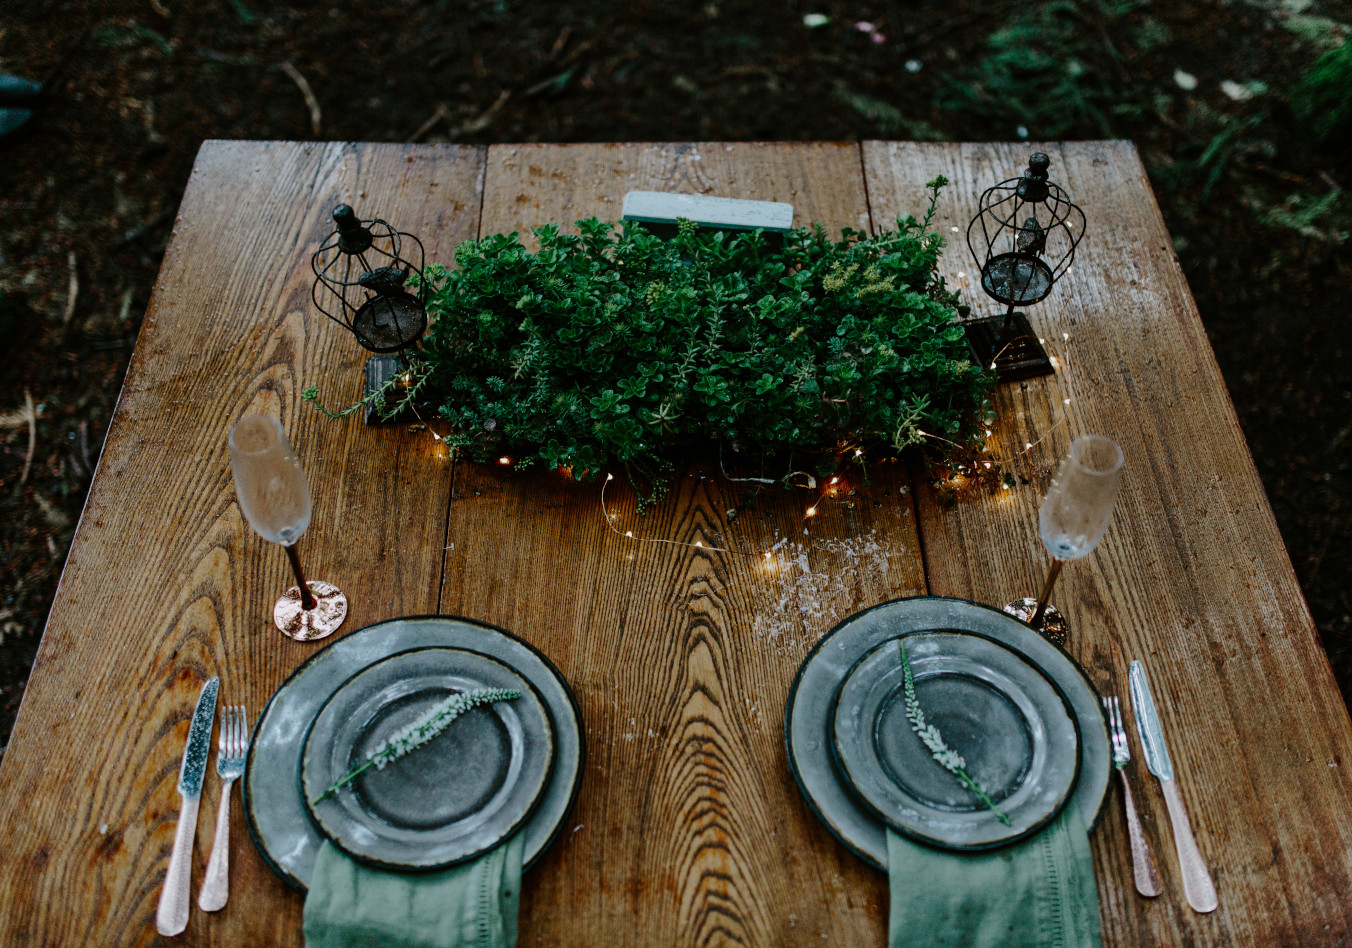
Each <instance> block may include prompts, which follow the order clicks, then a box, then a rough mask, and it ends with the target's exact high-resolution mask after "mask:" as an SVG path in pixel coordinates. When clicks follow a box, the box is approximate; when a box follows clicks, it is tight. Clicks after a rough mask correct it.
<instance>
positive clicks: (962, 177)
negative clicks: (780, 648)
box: [864, 142, 1352, 945]
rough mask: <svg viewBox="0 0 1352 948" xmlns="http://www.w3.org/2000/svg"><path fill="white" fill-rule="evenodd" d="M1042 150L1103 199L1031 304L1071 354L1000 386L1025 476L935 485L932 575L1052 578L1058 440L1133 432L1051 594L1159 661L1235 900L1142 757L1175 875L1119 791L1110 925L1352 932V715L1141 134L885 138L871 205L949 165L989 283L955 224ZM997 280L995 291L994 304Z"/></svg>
mask: <svg viewBox="0 0 1352 948" xmlns="http://www.w3.org/2000/svg"><path fill="white" fill-rule="evenodd" d="M1037 150H1042V151H1045V152H1046V153H1047V154H1048V155H1050V156H1051V159H1052V166H1051V176H1052V180H1054V181H1057V182H1058V183H1060V184H1062V185H1063V186H1064V187H1065V188H1066V189H1067V191H1068V192H1069V194H1070V196H1071V198H1072V200H1075V201H1076V202H1077V203H1080V204H1081V205H1082V206H1083V207H1084V208H1085V213H1086V214H1087V215H1088V237H1087V239H1086V241H1085V243H1084V244H1083V245H1082V247H1081V250H1080V253H1079V254H1078V255H1077V258H1076V262H1075V267H1074V270H1073V273H1072V275H1071V276H1070V277H1069V278H1068V279H1067V280H1066V281H1065V282H1064V284H1063V285H1059V286H1058V287H1057V288H1056V289H1055V290H1054V291H1053V293H1052V295H1051V296H1050V297H1049V298H1048V299H1047V300H1046V301H1044V302H1043V303H1040V304H1038V305H1036V306H1033V307H1030V308H1029V317H1030V320H1031V322H1032V325H1033V327H1034V328H1035V329H1036V330H1038V331H1040V333H1041V335H1042V336H1043V338H1045V339H1047V340H1048V342H1049V346H1048V348H1049V350H1050V351H1051V352H1052V353H1054V354H1055V355H1056V356H1057V359H1058V362H1059V363H1060V365H1059V370H1058V372H1057V374H1056V375H1054V376H1051V377H1049V378H1045V379H1036V380H1030V381H1027V382H1022V383H1015V384H1011V385H1007V386H1003V387H1001V388H1000V390H999V392H998V395H997V397H996V406H997V408H998V410H999V413H1000V421H999V424H998V427H997V428H996V429H995V432H994V437H993V438H992V451H993V452H994V453H997V454H998V455H1000V456H1001V457H1002V459H1003V460H1004V462H1005V464H1006V465H1007V466H1008V468H1009V469H1010V470H1011V471H1012V473H1014V474H1015V475H1016V476H1018V477H1020V478H1021V479H1026V483H1023V484H1021V485H1020V486H1018V487H1017V488H1016V489H1013V490H1009V491H1000V492H998V493H997V494H994V495H990V494H980V493H978V494H974V495H972V496H968V497H967V498H966V499H965V500H963V501H962V502H960V503H959V504H958V505H957V506H956V508H954V509H952V510H945V509H943V507H942V506H941V505H940V504H939V503H938V502H937V498H936V496H935V493H934V491H933V490H931V489H921V490H919V492H918V497H917V503H918V505H919V510H920V518H921V535H922V537H923V540H924V545H925V553H926V563H927V566H928V578H929V582H930V588H931V591H932V592H933V593H935V594H937V595H954V596H963V597H968V598H972V599H976V600H978V601H981V602H989V603H1004V602H1007V601H1008V600H1010V599H1012V598H1015V597H1016V596H1018V595H1035V594H1036V592H1037V590H1038V588H1039V584H1040V582H1041V580H1042V578H1043V571H1044V570H1045V567H1046V564H1047V554H1046V553H1045V551H1044V550H1043V549H1042V546H1041V543H1040V542H1039V540H1038V528H1037V508H1038V505H1039V503H1040V499H1041V497H1042V495H1043V493H1044V492H1045V490H1046V487H1047V484H1048V482H1049V480H1050V478H1051V476H1052V474H1053V473H1054V470H1055V467H1056V465H1057V463H1058V461H1059V459H1060V458H1061V457H1063V456H1064V455H1065V453H1066V452H1067V450H1068V447H1069V444H1070V441H1071V440H1072V438H1073V437H1075V436H1076V435H1079V434H1081V433H1085V432H1099V433H1102V434H1106V435H1108V436H1110V437H1112V438H1114V439H1115V440H1117V441H1118V443H1120V444H1121V445H1122V448H1123V451H1124V452H1125V454H1126V469H1125V475H1124V481H1123V488H1122V494H1121V497H1120V499H1119V501H1118V504H1117V511H1116V514H1115V518H1114V523H1113V525H1112V527H1110V529H1109V531H1108V534H1107V537H1106V539H1105V540H1104V542H1103V544H1102V545H1101V547H1100V548H1099V549H1098V550H1096V551H1095V552H1094V553H1092V554H1091V555H1090V556H1089V557H1088V558H1087V559H1085V560H1083V561H1080V562H1076V563H1073V564H1071V565H1069V566H1068V567H1067V568H1066V570H1065V572H1064V573H1063V574H1062V577H1061V579H1060V581H1059V583H1058V586H1057V590H1056V595H1055V596H1054V597H1053V599H1054V601H1055V602H1056V604H1057V605H1058V606H1059V607H1060V608H1061V609H1063V610H1064V611H1065V612H1066V613H1067V614H1068V616H1069V619H1070V621H1071V624H1072V636H1071V652H1072V654H1074V655H1075V656H1076V657H1077V658H1078V659H1079V661H1080V662H1081V663H1082V664H1083V665H1084V666H1085V667H1086V668H1087V669H1089V671H1090V674H1091V676H1092V677H1093V678H1094V679H1095V681H1096V682H1097V683H1098V685H1099V687H1100V688H1101V689H1102V690H1103V691H1104V693H1106V694H1119V695H1125V694H1126V691H1127V681H1126V672H1127V665H1128V663H1129V662H1130V661H1131V660H1132V659H1137V658H1139V659H1141V660H1143V661H1144V662H1145V664H1146V666H1147V669H1148V672H1149V674H1150V677H1151V682H1152V686H1153V688H1154V691H1155V695H1156V700H1157V701H1158V702H1159V703H1160V705H1161V708H1162V715H1163V718H1164V728H1165V733H1166V736H1167V737H1168V738H1169V741H1170V746H1171V749H1172V751H1173V758H1174V766H1175V769H1176V770H1177V771H1178V778H1179V784H1180V788H1181V790H1182V793H1183V797H1184V800H1185V801H1186V803H1187V807H1188V811H1189V814H1190V815H1191V818H1192V824H1193V828H1194V830H1195V831H1196V835H1197V840H1198V843H1199V846H1200V848H1201V851H1202V853H1203V855H1204V856H1205V858H1206V859H1207V861H1208V863H1209V864H1210V866H1211V869H1212V873H1213V875H1214V877H1215V881H1216V887H1217V890H1218V892H1219V895H1220V909H1219V910H1218V911H1217V912H1215V913H1214V914H1212V915H1197V914H1195V913H1193V912H1192V911H1190V910H1189V909H1188V908H1187V906H1186V904H1185V903H1184V901H1183V894H1182V883H1181V879H1180V876H1179V872H1178V866H1177V862H1176V860H1175V858H1174V853H1173V842H1172V835H1171V832H1170V830H1169V828H1168V819H1167V815H1166V811H1165V807H1164V801H1163V799H1162V797H1161V795H1160V792H1159V789H1158V785H1157V783H1156V781H1155V780H1154V779H1153V778H1152V777H1150V776H1149V774H1148V773H1147V772H1146V771H1145V769H1144V766H1143V765H1141V764H1140V763H1139V759H1138V763H1137V765H1136V766H1135V767H1134V768H1133V770H1132V778H1133V784H1134V793H1135V796H1136V801H1137V804H1138V806H1139V807H1140V808H1141V810H1142V815H1143V818H1144V822H1145V826H1146V834H1147V836H1148V838H1149V841H1150V844H1151V846H1152V847H1153V849H1154V851H1155V855H1156V859H1157V861H1158V863H1159V866H1160V869H1161V871H1162V873H1163V878H1164V883H1165V894H1164V895H1163V896H1162V897H1160V898H1158V899H1155V900H1144V899H1140V898H1137V897H1135V895H1134V894H1132V887H1131V871H1130V865H1129V861H1128V855H1127V853H1128V850H1127V840H1126V835H1125V832H1124V829H1123V826H1122V815H1121V804H1120V802H1119V801H1118V800H1112V801H1110V803H1111V809H1110V810H1108V811H1107V818H1106V820H1105V824H1104V827H1103V828H1102V829H1101V830H1100V831H1099V832H1097V833H1096V834H1095V836H1094V853H1095V857H1096V863H1097V866H1098V870H1099V890H1100V894H1101V896H1102V907H1103V926H1104V934H1105V940H1106V941H1107V942H1108V943H1111V944H1196V945H1218V944H1236V945H1239V944H1246V945H1247V944H1253V945H1257V944H1262V945H1316V944H1319V945H1328V944H1344V943H1346V942H1347V940H1348V939H1349V925H1350V916H1349V909H1348V906H1347V902H1346V899H1345V895H1346V893H1347V892H1348V891H1349V887H1350V886H1349V883H1352V878H1349V876H1350V875H1352V873H1350V870H1352V773H1349V769H1348V766H1347V762H1348V761H1349V760H1352V728H1349V721H1348V714H1347V710H1346V708H1345V706H1344V704H1343V702H1342V699H1341V697H1340V695H1339V692H1338V689H1337V687H1336V685H1335V683H1334V680H1333V677H1332V675H1331V673H1330V671H1329V667H1328V663H1327V660H1326V657H1325V654H1324V651H1323V649H1322V647H1321V645H1320V642H1319V639H1318V636H1317V634H1316V632H1315V629H1314V625H1313V623H1312V621H1311V619H1310V616H1309V613H1308V611H1307V609H1306V606H1305V602H1304V600H1303V598H1302V596H1301V593H1300V589H1299V587H1298V586H1297V584H1296V580H1295V576H1294V574H1293V572H1292V569H1291V564H1290V561H1289V558H1288V557H1287V554H1286V551H1285V548H1284V547H1283V545H1282V540H1281V536H1280V535H1279V533H1278V532H1277V527H1276V523H1275V521H1274V520H1273V517H1272V512H1271V509H1270V508H1269V506H1268V503H1267V499H1266V496H1265V495H1264V493H1263V488H1262V485H1261V484H1260V482H1259V480H1258V477H1257V474H1256V472H1255V470H1254V467H1253V463H1252V460H1251V458H1250V456H1249V453H1248V449H1247V446H1246V445H1245V443H1244V438H1243V435H1242V433H1241V431H1240V428H1239V425H1238V422H1237V420H1236V416H1235V412H1234V410H1233V407H1232V406H1231V404H1230V402H1229V399H1228V397H1227V395H1226V391H1225V387H1224V384H1223V382H1222V380H1221V376H1220V373H1219V371H1218V369H1217V367H1216V363H1215V360H1214V358H1213V356H1212V352H1211V347H1210V345H1209V344H1208V342H1207V338H1206V335H1205V333H1204V332H1203V328H1202V325H1201V322H1200V320H1199V318H1198V315H1197V310H1196V307H1195V305H1194V303H1193V300H1192V296H1191V294H1190V293H1189V291H1188V287H1187V284H1186V282H1185V281H1184V278H1183V275H1182V272H1181V270H1180V268H1179V265H1178V261H1177V259H1176V257H1175V256H1174V254H1173V250H1172V243H1171V241H1170V238H1169V234H1168V233H1167V232H1166V230H1165V227H1164V223H1163V220H1162V218H1161V217H1160V213H1159V209H1158V207H1157V206H1156V203H1155V201H1154V198H1153V195H1152V192H1151V190H1150V185H1149V181H1148V180H1147V179H1146V176H1145V172H1144V169H1143V168H1142V166H1141V164H1140V161H1139V159H1138V157H1137V155H1136V152H1135V149H1134V148H1133V147H1132V146H1131V144H1130V143H1127V142H1085V143H1076V144H1067V145H1065V146H1057V145H1039V146H1035V145H1031V144H1021V145H961V146H959V145H919V144H911V143H883V142H868V143H866V144H865V146H864V159H865V161H864V164H865V170H866V177H867V180H868V188H869V198H870V203H871V209H872V211H873V214H874V217H875V219H877V220H885V219H889V218H890V217H891V216H892V215H894V214H896V213H899V212H903V211H905V210H906V209H907V208H910V207H913V206H914V205H915V203H916V202H917V201H918V200H919V197H920V195H921V191H922V190H923V186H924V182H925V181H927V180H929V179H931V178H932V177H934V176H935V175H936V174H944V175H946V176H947V177H948V178H949V180H950V181H951V182H952V184H951V186H950V188H949V190H948V193H947V195H946V197H945V199H944V201H943V203H942V204H941V213H942V216H941V219H940V222H939V226H940V228H941V232H944V233H946V234H947V235H948V236H950V237H952V238H954V239H953V242H952V243H951V244H950V246H949V248H948V250H947V251H946V254H945V257H944V268H945V270H946V272H947V273H948V274H949V277H950V279H956V280H958V281H959V282H962V280H961V278H958V277H957V276H956V274H957V273H958V272H959V271H964V272H966V273H967V274H968V276H967V277H966V285H967V286H975V283H974V278H973V277H972V276H971V273H972V271H973V269H974V265H975V262H974V261H973V260H972V259H971V256H970V254H969V253H968V250H967V248H966V246H965V244H962V243H961V242H960V241H959V240H958V239H957V238H958V235H957V234H954V233H953V232H952V230H951V229H950V228H951V227H953V226H957V227H959V228H961V229H962V230H963V231H965V230H966V225H967V222H968V220H970V218H971V216H972V214H974V213H975V211H976V201H977V197H978V195H979V194H980V192H981V191H982V190H983V189H984V188H986V187H988V186H990V185H991V184H994V183H996V182H997V181H999V180H1001V179H1003V178H1007V177H1012V176H1015V175H1017V174H1019V173H1020V172H1021V171H1022V170H1023V168H1024V167H1025V164H1026V161H1027V157H1028V155H1029V154H1030V153H1032V152H1033V151H1037ZM976 293H977V296H976V299H975V300H974V309H975V310H976V311H977V312H978V313H981V314H984V313H986V312H995V311H996V310H997V307H996V304H994V302H993V301H989V300H987V299H986V298H985V297H984V296H983V295H981V294H980V290H979V288H977V289H976ZM1063 334H1064V336H1063ZM1066 399H1069V403H1068V404H1067V403H1066V401H1065V400H1066ZM1030 442H1031V443H1033V445H1034V446H1033V447H1032V448H1031V449H1030V450H1025V449H1024V445H1025V444H1027V443H1030ZM1124 703H1125V699H1124ZM1135 744H1136V742H1135V740H1134V738H1133V745H1135Z"/></svg>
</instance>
